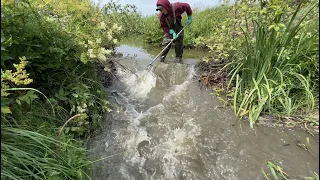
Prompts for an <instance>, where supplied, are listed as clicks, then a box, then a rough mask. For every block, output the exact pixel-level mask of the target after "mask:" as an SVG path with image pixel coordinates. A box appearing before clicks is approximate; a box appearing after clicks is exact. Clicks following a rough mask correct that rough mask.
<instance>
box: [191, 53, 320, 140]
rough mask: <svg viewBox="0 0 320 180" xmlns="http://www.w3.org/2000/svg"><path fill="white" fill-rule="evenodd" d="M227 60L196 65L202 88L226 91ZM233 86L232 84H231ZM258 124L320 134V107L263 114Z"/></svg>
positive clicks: (227, 80)
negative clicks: (291, 113)
mask: <svg viewBox="0 0 320 180" xmlns="http://www.w3.org/2000/svg"><path fill="white" fill-rule="evenodd" d="M226 63H227V61H226V60H224V59H221V60H218V61H209V62H208V63H206V62H204V61H201V62H199V63H198V64H197V66H196V71H197V74H198V80H199V83H200V88H209V87H210V88H217V89H220V90H222V92H224V93H226V90H227V86H228V82H229V79H228V77H227V75H228V73H227V71H228V69H227V68H223V67H224V66H225V65H226ZM231 86H232V85H231ZM256 124H257V125H263V126H268V127H284V128H293V129H299V130H304V131H306V132H308V133H310V134H311V135H312V136H314V137H315V136H317V135H318V134H319V108H318V107H317V108H315V110H314V111H313V112H311V113H309V114H306V115H294V116H290V117H286V116H279V115H264V114H261V115H260V117H259V118H258V120H257V123H256Z"/></svg>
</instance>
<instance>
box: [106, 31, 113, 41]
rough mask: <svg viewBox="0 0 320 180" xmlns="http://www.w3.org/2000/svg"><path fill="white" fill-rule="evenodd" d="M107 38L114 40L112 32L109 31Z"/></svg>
mask: <svg viewBox="0 0 320 180" xmlns="http://www.w3.org/2000/svg"><path fill="white" fill-rule="evenodd" d="M107 37H108V39H109V40H111V39H112V31H109V32H108V34H107Z"/></svg>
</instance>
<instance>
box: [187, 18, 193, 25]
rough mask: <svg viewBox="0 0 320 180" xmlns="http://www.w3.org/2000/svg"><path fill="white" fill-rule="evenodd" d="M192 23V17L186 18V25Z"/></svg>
mask: <svg viewBox="0 0 320 180" xmlns="http://www.w3.org/2000/svg"><path fill="white" fill-rule="evenodd" d="M191 23H192V16H188V20H187V25H190V24H191Z"/></svg>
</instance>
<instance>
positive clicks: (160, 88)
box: [88, 45, 319, 180]
mask: <svg viewBox="0 0 320 180" xmlns="http://www.w3.org/2000/svg"><path fill="white" fill-rule="evenodd" d="M118 52H121V53H123V55H124V57H123V58H122V60H121V61H120V63H122V64H123V65H124V66H126V67H129V68H130V69H131V70H132V71H134V72H136V74H137V75H138V76H139V77H140V78H137V77H136V76H135V75H133V74H131V73H129V72H125V71H123V70H122V69H121V68H120V67H119V69H118V76H119V79H120V81H116V82H115V83H114V84H113V86H112V87H110V88H109V89H108V90H109V91H111V92H112V93H111V95H110V101H112V102H113V103H115V107H114V108H113V109H114V110H113V113H112V114H111V115H110V118H109V119H108V120H107V121H106V124H105V125H104V127H103V128H102V130H100V131H98V132H96V134H95V135H94V136H93V137H92V138H91V139H90V140H89V145H88V146H89V149H90V158H91V159H92V160H97V159H102V160H100V161H98V162H96V163H95V164H94V165H93V179H96V180H121V179H124V180H125V179H128V180H129V179H130V180H131V179H138V180H149V179H150V180H151V179H155V180H156V179H166V180H167V179H168V180H171V179H172V180H174V179H181V180H182V179H201V180H202V179H203V180H207V179H217V180H220V179H226V180H237V179H239V180H242V179H245V180H247V179H254V180H255V179H264V177H263V174H262V172H261V169H264V171H265V172H266V173H267V174H268V175H269V177H270V178H271V173H270V170H268V169H267V166H266V164H265V162H266V161H267V160H273V162H275V163H276V164H278V165H280V166H281V167H282V168H283V169H284V171H285V172H286V173H288V174H289V175H291V177H298V176H314V172H316V173H317V174H319V170H318V169H319V153H318V151H319V144H318V142H317V139H314V138H313V137H312V136H310V135H309V134H307V133H304V132H300V131H293V130H283V129H275V128H267V127H256V128H255V129H250V128H249V124H248V123H246V122H245V121H239V120H237V119H236V118H235V116H234V114H233V112H232V110H231V109H229V108H223V107H222V105H223V104H222V103H221V102H219V100H218V99H217V98H216V97H214V96H213V95H210V92H208V91H206V90H199V85H198V82H197V81H196V80H195V79H194V74H195V70H194V65H192V64H195V62H196V60H192V59H190V58H188V56H185V57H186V60H185V61H184V64H177V63H170V62H172V61H173V60H169V61H168V62H169V63H160V64H159V65H158V66H157V68H156V70H155V71H154V73H152V72H149V71H144V68H145V66H146V65H147V64H148V63H149V62H150V61H151V60H152V57H154V55H150V54H148V53H146V52H145V51H144V50H143V49H141V48H137V47H132V46H128V45H122V46H120V47H119V48H118ZM191 54H193V53H191ZM307 137H309V138H310V144H309V145H308V147H309V149H310V151H311V152H312V153H313V154H314V155H312V154H311V153H310V152H307V151H306V150H304V149H302V148H301V147H299V146H297V141H300V142H301V143H304V144H306V145H307V142H306V138H307Z"/></svg>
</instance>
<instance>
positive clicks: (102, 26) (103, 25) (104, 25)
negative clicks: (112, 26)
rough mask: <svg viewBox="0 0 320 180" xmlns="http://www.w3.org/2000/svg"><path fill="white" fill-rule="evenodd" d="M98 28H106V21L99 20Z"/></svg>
mask: <svg viewBox="0 0 320 180" xmlns="http://www.w3.org/2000/svg"><path fill="white" fill-rule="evenodd" d="M100 28H101V29H102V30H105V29H106V23H104V22H101V23H100Z"/></svg>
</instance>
